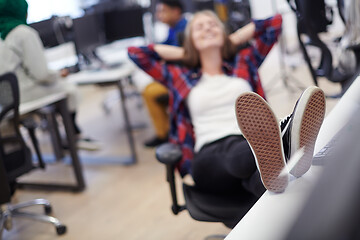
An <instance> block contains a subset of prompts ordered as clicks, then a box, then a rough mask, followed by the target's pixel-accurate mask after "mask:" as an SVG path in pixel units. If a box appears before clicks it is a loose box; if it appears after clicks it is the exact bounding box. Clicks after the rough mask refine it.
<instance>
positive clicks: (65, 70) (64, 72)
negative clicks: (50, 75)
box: [60, 68, 69, 77]
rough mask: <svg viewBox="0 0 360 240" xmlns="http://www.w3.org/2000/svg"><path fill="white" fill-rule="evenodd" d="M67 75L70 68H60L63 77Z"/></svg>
mask: <svg viewBox="0 0 360 240" xmlns="http://www.w3.org/2000/svg"><path fill="white" fill-rule="evenodd" d="M67 75H69V70H68V69H67V68H63V69H61V70H60V76H61V77H66V76H67Z"/></svg>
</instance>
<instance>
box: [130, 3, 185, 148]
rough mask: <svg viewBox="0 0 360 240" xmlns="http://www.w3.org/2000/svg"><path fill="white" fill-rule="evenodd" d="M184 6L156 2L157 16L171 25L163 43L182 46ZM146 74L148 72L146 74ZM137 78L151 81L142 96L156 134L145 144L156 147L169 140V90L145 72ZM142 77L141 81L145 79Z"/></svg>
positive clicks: (136, 76)
mask: <svg viewBox="0 0 360 240" xmlns="http://www.w3.org/2000/svg"><path fill="white" fill-rule="evenodd" d="M182 14H183V6H182V4H181V2H180V1H179V0H159V1H158V2H157V4H156V17H157V19H158V20H159V21H161V22H162V23H165V24H167V25H168V26H169V31H168V37H167V39H166V40H165V41H164V42H163V44H167V45H173V46H180V45H181V42H179V41H181V36H182V33H183V32H184V30H185V27H186V23H187V21H186V19H185V18H184V17H183V15H182ZM145 75H146V74H145ZM136 78H143V79H148V80H149V81H150V83H149V84H147V85H146V86H145V88H144V90H143V91H142V96H143V99H144V101H145V104H146V107H147V109H148V112H149V115H150V118H151V121H152V123H153V126H154V130H155V136H154V137H153V138H151V139H150V140H147V141H146V142H145V143H144V145H145V146H147V147H155V146H157V145H159V144H161V143H164V142H167V141H168V134H169V116H168V112H167V109H168V107H167V106H168V104H167V99H168V91H167V89H166V88H165V87H164V86H162V85H161V84H160V83H158V82H154V81H153V80H152V79H149V77H148V76H143V74H140V75H135V82H136ZM143 79H141V81H143Z"/></svg>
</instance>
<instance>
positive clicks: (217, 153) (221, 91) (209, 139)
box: [128, 11, 323, 197]
mask: <svg viewBox="0 0 360 240" xmlns="http://www.w3.org/2000/svg"><path fill="white" fill-rule="evenodd" d="M281 24H282V17H281V15H276V16H274V17H271V18H268V19H265V20H253V21H252V22H251V23H249V24H248V25H246V26H244V27H242V28H240V29H239V30H237V31H235V32H234V33H232V34H231V35H229V36H228V35H227V34H226V31H225V27H224V25H223V24H222V22H221V21H220V20H219V18H218V17H217V16H216V15H215V14H214V13H213V12H212V11H201V12H198V13H196V14H194V16H193V18H192V19H191V20H190V21H189V23H188V25H187V27H186V30H185V40H184V48H181V47H175V46H168V45H160V44H156V45H149V46H146V47H130V48H129V49H128V53H129V57H130V58H131V59H132V60H133V61H134V62H135V63H136V64H137V65H138V66H139V67H140V68H141V69H143V70H144V71H145V72H146V73H148V74H149V75H151V76H152V77H153V78H154V79H155V80H156V81H158V82H160V83H162V84H163V85H165V86H166V87H167V88H168V90H169V108H170V118H171V122H170V135H169V137H170V139H169V140H170V142H172V143H176V144H179V145H180V147H181V149H182V153H183V159H182V160H181V162H180V164H179V166H178V168H179V171H180V174H181V175H182V176H185V175H186V174H188V173H190V174H191V175H192V177H193V180H194V182H195V184H196V186H197V187H198V188H200V189H203V190H205V191H207V192H212V193H216V194H224V195H232V194H241V192H242V191H248V192H250V193H252V194H254V195H255V196H258V197H260V196H261V195H262V194H263V193H264V191H265V188H264V186H265V187H266V188H267V189H269V190H271V191H274V192H282V191H284V189H285V187H286V186H287V181H288V179H287V176H288V175H287V174H285V176H279V174H280V171H281V170H282V168H283V167H285V157H284V153H283V146H282V144H281V142H282V140H281V138H280V129H279V125H278V123H277V121H276V120H274V119H275V118H274V117H273V116H274V114H270V115H269V114H265V111H263V112H264V116H263V117H264V118H265V122H268V121H270V122H271V121H272V123H274V121H275V125H276V128H277V129H278V130H275V131H271V132H269V131H268V128H267V127H268V126H267V125H265V126H264V127H265V128H261V127H257V128H258V129H261V131H263V132H262V133H257V135H256V136H255V138H256V137H259V136H260V137H261V136H271V135H274V138H273V139H274V140H273V142H271V141H272V140H269V141H270V143H274V146H275V147H274V148H271V149H265V150H268V151H269V156H268V155H266V157H265V161H269V165H270V166H273V165H275V169H271V168H268V166H269V165H267V164H265V166H264V165H263V164H262V163H263V162H262V161H263V160H264V158H263V157H262V156H261V155H258V154H257V153H259V152H260V153H261V152H262V151H258V150H259V149H258V147H257V145H256V144H255V145H254V146H253V145H251V148H250V146H249V143H251V142H250V141H249V142H248V141H247V140H246V139H245V138H244V136H243V133H242V130H240V129H239V126H240V123H241V121H239V126H238V123H237V118H238V119H241V118H242V117H244V118H245V119H247V118H246V117H248V116H247V115H249V114H253V112H256V111H257V106H256V105H255V107H252V106H251V102H252V100H251V101H249V104H248V105H249V110H248V111H245V113H244V116H239V115H238V113H239V112H237V114H236V113H235V109H234V106H235V104H234V103H235V101H236V99H237V97H238V96H239V95H240V94H249V93H251V92H253V91H254V92H255V93H257V94H255V93H251V94H253V95H256V96H257V97H258V98H260V99H261V97H265V96H264V91H263V88H262V85H261V82H260V79H259V75H258V71H257V70H258V68H259V67H260V65H261V63H262V62H263V61H264V59H265V57H266V55H267V54H268V53H269V51H270V50H271V48H272V47H273V45H274V44H275V43H276V41H277V38H278V36H279V34H280V32H281ZM249 40H252V42H251V43H250V46H249V47H247V48H244V49H240V50H239V49H238V48H237V46H240V45H242V44H244V43H246V42H248V41H249ZM179 61H182V62H183V64H182V63H179ZM318 92H320V93H321V92H322V91H321V90H319V89H318V88H313V89H310V90H309V91H308V94H305V95H303V97H302V101H299V104H298V105H301V107H299V106H298V107H297V109H300V110H301V111H298V112H300V114H299V113H297V112H295V114H293V115H290V116H289V117H288V118H287V119H285V122H284V124H285V125H284V126H289V124H290V123H291V122H292V123H294V124H292V127H288V128H287V127H284V129H287V130H286V135H287V136H288V137H289V135H288V133H289V132H290V133H291V134H292V135H291V137H289V138H291V139H299V138H300V137H299V133H296V132H295V133H293V131H292V130H294V129H295V128H299V127H302V125H303V122H302V121H301V119H302V115H303V114H301V113H302V112H303V111H304V110H306V109H307V106H308V104H309V103H312V102H313V98H311V97H310V96H313V94H314V93H318ZM256 101H257V100H256ZM243 102H244V100H243V99H242V98H241V99H240V100H239V101H238V102H237V104H238V105H240V104H241V103H243ZM245 102H246V101H245ZM254 102H255V101H254ZM261 104H262V105H265V106H267V105H266V104H265V101H263V102H261ZM261 104H260V105H261ZM314 104H315V105H316V103H314ZM245 105H246V104H245ZM316 107H317V106H316ZM265 108H267V109H268V110H270V108H269V107H268V106H267V107H265ZM241 109H243V107H241ZM322 109H323V107H322ZM319 110H321V106H319ZM237 111H238V110H237ZM268 112H269V111H268ZM270 112H271V111H270ZM305 112H307V111H305ZM271 113H272V112H271ZM308 115H309V116H308V118H311V114H308ZM293 116H295V117H296V118H297V120H299V119H300V122H297V121H292V120H293ZM250 118H251V116H250ZM254 122H256V121H254ZM251 124H255V125H256V123H252V122H251ZM245 125H246V124H245ZM295 125H296V126H295ZM309 125H311V123H310V124H309ZM276 128H275V129H276ZM313 129H314V130H313V133H314V134H313V135H312V136H317V132H316V131H318V130H319V129H318V126H315V127H313ZM245 131H246V133H248V130H246V129H245ZM244 135H245V134H244ZM249 135H251V134H247V136H249ZM311 139H312V140H313V141H310V142H309V143H308V145H309V147H308V149H309V150H310V151H311V149H313V145H314V142H315V140H314V139H313V137H312V138H311ZM285 143H288V142H287V141H284V144H285ZM264 146H265V148H269V146H268V145H267V144H264ZM252 148H253V150H254V153H253V151H252ZM297 148H299V146H296V145H295V146H292V148H291V153H290V155H291V154H292V153H293V152H294V151H296V150H297ZM306 148H307V146H306ZM284 150H285V152H288V150H289V149H285V148H284ZM271 153H274V154H273V155H276V156H277V157H278V158H275V159H273V157H272V154H271ZM254 154H255V156H254ZM286 156H287V155H286ZM306 156H309V154H307V155H306ZM267 157H268V158H267ZM311 157H312V155H311ZM255 160H256V161H255ZM257 166H258V168H259V170H257ZM308 167H310V166H308ZM299 175H300V174H299ZM299 175H298V176H299Z"/></svg>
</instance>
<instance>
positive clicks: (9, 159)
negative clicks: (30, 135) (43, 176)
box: [0, 73, 34, 182]
mask: <svg viewBox="0 0 360 240" xmlns="http://www.w3.org/2000/svg"><path fill="white" fill-rule="evenodd" d="M19 103H20V97H19V87H18V81H17V78H16V76H15V75H14V74H13V73H5V74H3V75H1V76H0V158H1V160H2V161H3V164H4V167H5V172H6V176H7V179H8V181H9V182H14V181H15V180H16V178H17V177H19V176H21V175H23V174H25V173H27V172H29V171H30V170H31V169H33V168H34V166H33V163H32V158H31V152H30V149H29V148H28V147H27V146H26V144H25V141H24V139H23V137H22V135H21V133H20V130H19V125H20V121H19Z"/></svg>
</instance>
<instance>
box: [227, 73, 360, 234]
mask: <svg viewBox="0 0 360 240" xmlns="http://www.w3.org/2000/svg"><path fill="white" fill-rule="evenodd" d="M359 92H360V77H358V78H357V79H356V80H355V81H354V83H353V84H352V85H351V86H350V88H349V89H348V90H347V92H346V93H345V94H344V96H343V97H342V98H341V99H340V100H339V102H338V103H337V104H336V106H335V107H334V108H333V109H332V111H331V112H330V113H329V114H328V116H327V117H326V118H325V120H324V123H323V125H322V126H321V129H320V132H319V135H318V138H317V140H316V144H315V149H314V153H317V152H318V151H319V150H321V148H322V147H324V146H325V145H326V143H327V142H328V141H329V140H330V139H331V138H332V137H333V136H334V135H335V134H336V133H337V131H338V130H339V129H341V128H342V126H344V124H346V123H347V122H348V120H349V119H350V118H351V116H352V115H353V113H354V112H355V111H359V109H360V95H359ZM322 169H323V167H321V166H311V168H310V170H309V171H308V172H307V173H306V174H305V175H303V176H302V177H300V178H298V179H295V178H293V179H291V181H290V183H289V185H288V187H287V188H286V190H285V191H284V192H283V193H280V194H274V193H271V192H269V191H266V192H265V193H264V194H263V196H262V197H261V198H260V199H259V200H258V201H257V202H256V203H255V205H254V206H253V207H252V208H251V209H250V210H249V212H248V213H247V214H246V215H245V216H244V218H243V219H242V220H241V221H240V222H239V223H238V224H237V225H236V226H235V228H234V229H233V230H232V231H231V232H230V233H229V235H228V236H227V237H226V238H225V239H226V240H237V239H246V240H263V239H266V240H282V239H285V238H286V234H287V233H288V231H289V230H290V228H291V227H292V226H293V224H294V222H295V220H296V219H297V217H298V216H299V211H301V210H302V207H303V206H304V204H306V199H307V197H308V196H309V194H310V193H311V190H312V189H313V187H314V185H315V183H316V182H317V179H318V177H319V175H320V173H321V171H322ZM324 218H326V216H324Z"/></svg>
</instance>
